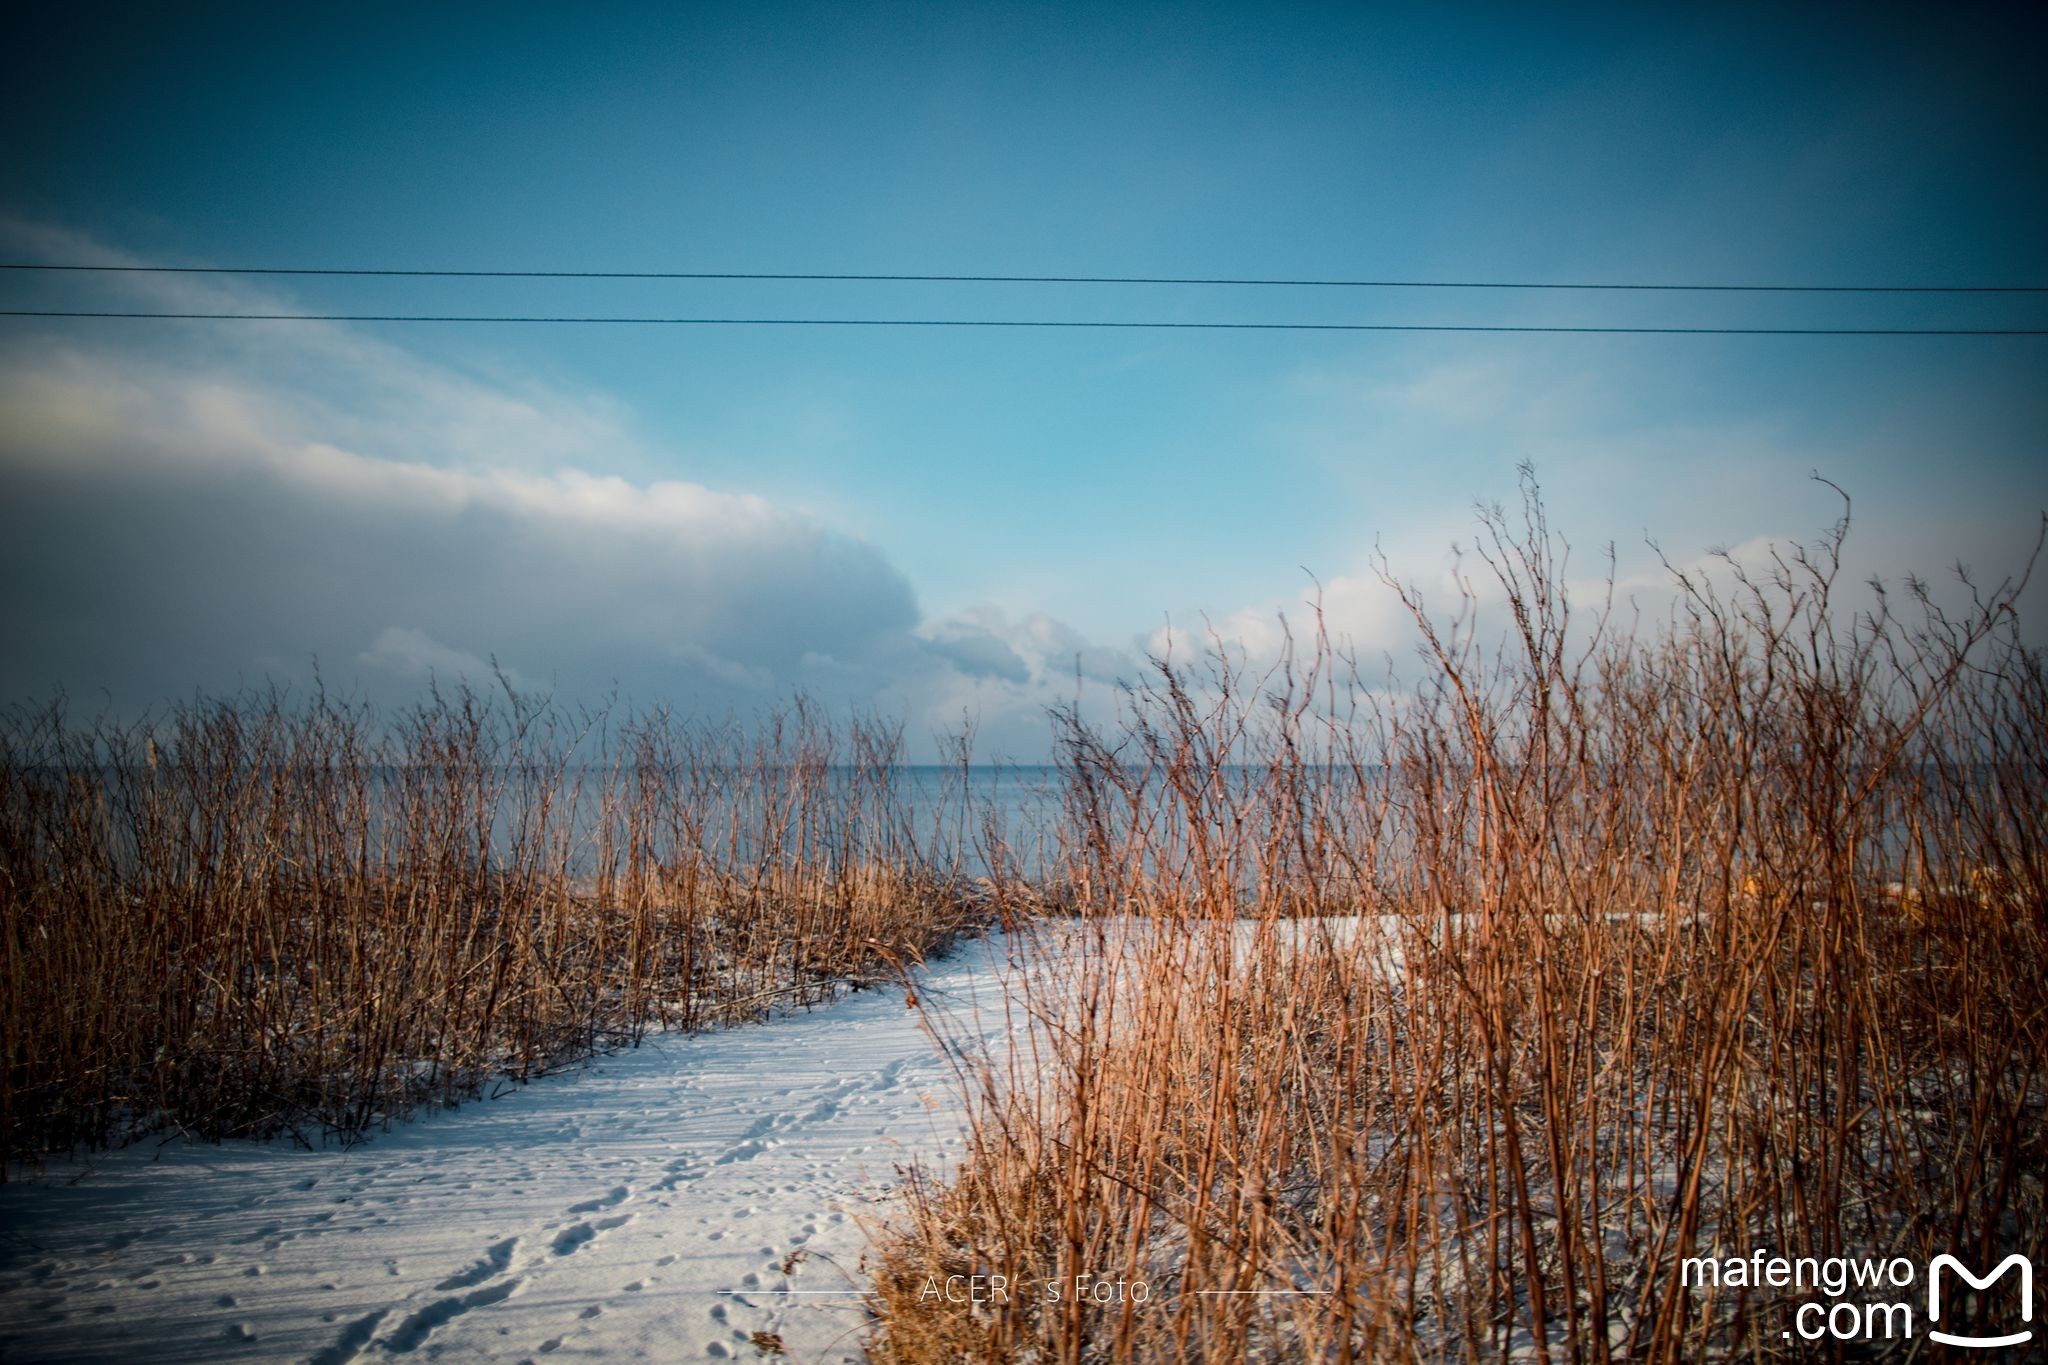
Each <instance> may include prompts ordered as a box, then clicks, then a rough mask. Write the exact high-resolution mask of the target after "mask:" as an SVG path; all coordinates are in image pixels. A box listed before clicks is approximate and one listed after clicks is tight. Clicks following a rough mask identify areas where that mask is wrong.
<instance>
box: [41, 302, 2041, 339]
mask: <svg viewBox="0 0 2048 1365" xmlns="http://www.w3.org/2000/svg"><path fill="white" fill-rule="evenodd" d="M0 317H9V318H108V319H121V318H128V319H151V320H156V321H166V322H503V323H520V324H529V323H544V324H550V325H561V324H583V325H594V326H655V327H1012V328H1025V327H1058V328H1099V329H1111V330H1130V331H1140V330H1148V331H1202V332H1525V333H1526V332H1533V333H1544V334H1549V335H1585V336H1799V337H1811V336H1856V337H2033V336H2048V327H1591V326H1589V327H1573V326H1548V325H1536V324H1520V323H1517V324H1494V323H1428V322H1151V321H1107V320H1105V321H1095V320H1090V319H1075V318H741V317H633V316H618V317H598V316H541V315H520V314H498V313H145V312H129V311H114V310H104V311H102V310H69V309H55V308H4V309H0Z"/></svg>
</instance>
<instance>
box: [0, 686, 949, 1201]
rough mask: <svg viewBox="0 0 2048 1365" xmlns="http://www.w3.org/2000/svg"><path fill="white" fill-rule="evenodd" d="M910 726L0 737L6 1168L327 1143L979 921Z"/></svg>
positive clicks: (268, 706)
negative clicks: (146, 1148) (209, 1145)
mask: <svg viewBox="0 0 2048 1365" xmlns="http://www.w3.org/2000/svg"><path fill="white" fill-rule="evenodd" d="M901 753H902V744H901V732H900V727H897V726H895V725H892V724H888V723H883V722H880V721H874V720H866V719H858V720H855V721H853V722H851V723H839V724H835V723H833V722H832V721H830V720H829V719H828V718H826V717H825V716H824V715H823V714H822V713H821V712H820V711H819V710H818V709H817V708H815V707H814V706H810V705H808V704H805V703H802V702H798V703H796V704H794V705H792V706H790V707H786V708H783V709H781V710H779V711H776V712H774V713H772V714H770V715H769V716H767V717H765V718H764V719H763V721H762V723H760V724H758V725H752V726H740V725H737V724H732V723H725V724H711V723H706V722H702V721H696V720H683V719H679V718H677V717H675V716H673V715H671V714H669V713H667V712H665V711H652V712H644V713H640V714H637V715H636V714H627V713H623V712H619V711H599V712H593V713H590V714H571V713H567V712H565V711H563V710H561V709H560V708H556V707H552V706H547V705H540V704H535V703H532V702H529V701H525V700H522V699H520V698H518V697H516V696H511V695H509V694H508V695H507V696H506V697H503V698H488V697H484V696H480V695H478V694H476V693H474V692H472V691H468V690H460V691H455V692H452V693H444V692H440V691H436V692H435V693H434V694H433V695H432V696H431V697H430V698H429V699H428V700H426V701H424V702H422V703H420V704H418V705H416V706H413V707H411V708H410V709H407V710H405V711H403V712H401V713H399V714H397V715H394V716H379V715H377V714H375V713H373V712H372V711H370V710H369V709H368V708H366V707H363V706H360V705H356V704H352V703H349V702H345V701H341V700H337V699H335V698H333V697H330V696H327V695H324V694H316V695H314V696H312V697H311V698H309V699H306V700H305V701H304V702H303V703H295V702H293V701H292V700H290V699H288V698H286V697H284V696H282V695H279V694H275V693H273V694H270V695H266V696H256V697H248V698H240V699H236V700H231V701H197V702H193V703H191V704H188V705H185V706H182V707H179V708H176V709H174V710H172V711H171V712H169V713H168V714H166V715H164V716H161V717H159V718H157V719H154V720H150V721H145V722H141V723H136V724H132V725H125V726H123V725H113V724H106V723H102V724H97V725H91V726H76V725H73V724H72V723H71V722H70V718H69V716H68V715H67V713H66V712H65V710H64V709H63V708H62V707H61V706H50V707H46V708H41V709H34V710H24V711H16V712H14V713H12V714H10V715H9V716H8V717H7V718H6V720H5V722H4V724H0V1027H4V1034H5V1048H6V1057H5V1067H4V1070H0V1157H5V1158H6V1159H8V1160H22V1159H33V1158H34V1157H35V1156H36V1155H37V1154H38V1153H42V1152H47V1151H51V1150H63V1149H67V1148H71V1147H75V1146H77V1145H80V1144H88V1145H89V1144H95V1143H100V1142H104V1141H110V1140H111V1141H118V1140H121V1139H123V1138H125V1137H129V1136H133V1135H136V1134H140V1133H145V1132H153V1131H160V1130H167V1129H168V1130H178V1131H184V1132H187V1133H191V1134H195V1135H199V1136H203V1137H221V1136H226V1135H232V1134H263V1133H270V1132H277V1131H291V1132H295V1133H298V1134H299V1135H301V1136H302V1137H304V1138H306V1139H307V1140H309V1141H310V1140H313V1139H314V1138H315V1137H316V1136H318V1135H321V1134H323V1133H333V1134H340V1135H343V1136H347V1135H353V1134H358V1133H361V1132H363V1131H364V1130H365V1129H366V1128H369V1127H370V1126H372V1125H375V1124H378V1123H381V1122H384V1121H387V1120H389V1119H391V1118H393V1117H395V1116H399V1115H402V1114H404V1113H406V1112H407V1111H408V1110H409V1109H411V1108H412V1107H413V1106H415V1105H417V1104H421V1103H451V1102H454V1101H455V1100H457V1099H459V1098H461V1097H463V1096H467V1095H472V1094H475V1093H476V1092H477V1091H478V1090H479V1089H480V1088H482V1087H484V1086H486V1085H488V1084H492V1083H494V1082H495V1081H497V1080H498V1079H500V1078H512V1079H515V1080H516V1079H522V1078H525V1077H530V1076H533V1075H535V1074H538V1073H540V1072H543V1071H546V1070H548V1069H550V1068H552V1067H557V1066H560V1065H562V1064H563V1063H565V1062H567V1061H570V1060H572V1059H575V1058H578V1057H581V1056H584V1055H586V1054H588V1053H590V1052H592V1051H594V1050H597V1049H601V1048H606V1047H611V1046H616V1045H619V1044H621V1043H627V1042H631V1041H633V1040H635V1039H637V1038H639V1037H640V1036H641V1034H642V1033H643V1032H644V1031H645V1030H646V1029H648V1028H650V1027H678V1028H701V1027H706V1026H711V1025H719V1024H725V1023H730V1022H733V1021H737V1020H741V1019H746V1018H751V1017H755V1016H757V1015H759V1014H760V1013H762V1012H763V1011H764V1010H766V1009H768V1008H770V1007H771V1006H774V1005H778V1004H789V1003H802V1002H805V1001H808V1000H814V999H817V998H821V997H822V996H824V995H826V994H828V993H829V992H830V991H831V990H832V988H833V986H834V984H835V983H837V982H840V981H843V980H845V979H848V978H852V979H863V978H867V977H872V976H875V975H879V974H884V973H887V972H888V971H890V970H891V965H890V964H893V963H896V962H900V961H902V960H904V959H914V958H916V957H917V956H918V955H920V954H922V953H924V952H927V951H930V950H932V949H933V948H934V947H936V946H937V945H939V944H940V943H941V942H942V941H943V940H944V939H945V938H946V937H947V936H948V935H950V934H952V933H953V932H955V931H956V930H957V929H959V928H961V927H962V926H963V924H964V923H965V922H966V921H967V920H968V919H969V918H970V917H971V916H972V915H974V914H975V913H976V912H977V911H976V906H975V905H974V903H973V896H972V895H971V894H970V892H971V888H970V887H969V886H968V885H967V884H966V881H965V878H964V875H963V866H964V865H963V864H962V862H961V861H960V857H959V853H960V846H959V844H958V841H957V840H956V839H955V838H954V837H953V835H952V834H951V833H949V831H956V830H958V829H961V828H965V827H967V826H968V824H969V821H968V819H967V818H966V817H965V816H964V815H963V813H962V811H961V810H959V809H955V808H956V807H959V806H960V805H961V804H962V803H963V802H965V801H966V799H967V797H966V793H965V790H964V788H963V787H962V786H961V785H960V784H959V783H958V782H957V781H956V782H954V783H952V784H950V785H949V786H948V787H947V788H946V789H945V790H944V791H942V792H934V793H932V794H931V796H930V797H929V798H922V799H921V798H920V797H918V796H917V795H916V794H915V793H913V791H912V789H911V786H910V784H907V783H906V782H905V781H903V780H902V774H901V772H900V767H901V763H900V760H901Z"/></svg>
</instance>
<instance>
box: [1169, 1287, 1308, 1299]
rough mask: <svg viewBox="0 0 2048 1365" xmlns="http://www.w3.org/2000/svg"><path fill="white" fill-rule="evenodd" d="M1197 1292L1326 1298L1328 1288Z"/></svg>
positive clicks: (1199, 1291) (1209, 1290) (1204, 1290)
mask: <svg viewBox="0 0 2048 1365" xmlns="http://www.w3.org/2000/svg"><path fill="white" fill-rule="evenodd" d="M1195 1293H1196V1294H1198V1295H1199V1294H1293V1295H1301V1296H1304V1297H1308V1298H1326V1297H1328V1296H1329V1294H1330V1291H1329V1290H1327V1289H1197V1290H1196V1291H1195Z"/></svg>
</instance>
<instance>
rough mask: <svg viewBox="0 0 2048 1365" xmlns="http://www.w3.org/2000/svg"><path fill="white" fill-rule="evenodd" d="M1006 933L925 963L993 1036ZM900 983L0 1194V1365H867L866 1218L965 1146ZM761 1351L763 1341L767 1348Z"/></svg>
mask: <svg viewBox="0 0 2048 1365" xmlns="http://www.w3.org/2000/svg"><path fill="white" fill-rule="evenodd" d="M1012 946H1013V942H1012V940H1010V939H1006V938H1004V937H1003V936H996V937H993V938H991V939H989V940H985V941H980V942H971V943H967V944H963V945H961V946H960V947H958V948H957V949H956V950H955V951H954V953H953V955H952V956H951V957H950V958H949V959H947V960H945V961H943V962H939V963H934V964H932V965H931V966H930V967H929V968H928V969H927V970H926V972H925V974H924V975H923V977H922V978H921V979H920V980H919V982H918V985H917V991H918V994H919V995H920V996H921V997H923V998H924V1001H925V1003H926V1005H927V1007H932V1006H934V1005H936V1006H937V1008H938V1009H939V1010H940V1011H941V1012H943V1013H944V1014H945V1015H946V1016H947V1020H948V1025H947V1027H948V1032H949V1033H952V1034H954V1035H956V1036H958V1037H961V1038H965V1039H968V1040H969V1042H970V1045H971V1044H972V1040H973V1039H975V1038H981V1039H984V1040H987V1041H988V1042H990V1043H991V1044H994V1045H998V1046H999V1045H1000V1040H1001V1038H1002V1037H1003V1035H1004V1033H1005V1031H1006V1025H1005V1022H1004V1017H1005V1012H1004V1009H1003V995H1004V991H1005V989H1006V988H1007V983H1008V982H1010V981H1012V980H1013V979H1014V977H1013V974H1012V973H1011V972H1010V971H1009V970H1008V969H1007V966H1006V963H1007V959H1008V955H1009V952H1010V949H1011V948H1012ZM951 1082H952V1073H951V1069H950V1067H949V1065H948V1063H947V1061H946V1059H945V1058H944V1056H942V1055H941V1053H940V1052H939V1051H938V1049H937V1048H935V1047H934V1045H933V1043H932V1041H931V1039H930V1037H929V1036H928V1035H927V1034H926V1033H925V1032H924V1031H923V1029H922V1028H921V1027H920V1025H919V1021H918V1013H917V1011H916V1010H913V1009H911V1008H908V1007H907V1005H906V1002H905V1000H904V996H903V993H902V992H901V991H900V990H887V989H883V990H874V991H868V992H863V993H860V994H856V995H853V996H850V997H848V998H846V999H844V1000H841V1001H839V1002H838V1003H836V1004H833V1005H830V1006H826V1007H822V1008H819V1009H817V1010H815V1011H814V1012H812V1013H809V1014H799V1015H794V1016H790V1017H787V1018H782V1019H778V1020H775V1021H772V1022H769V1023H766V1024H762V1025H757V1026H752V1027H747V1028H739V1029H734V1030H730V1031H727V1032H721V1033H711V1034H698V1035H694V1036H688V1037H663V1038H657V1039H653V1040H650V1041H649V1042H647V1043H646V1044H643V1045H642V1046H641V1047H640V1048H638V1049H636V1050H634V1051H631V1052H624V1053H619V1054H616V1055H613V1056H610V1057H605V1058H602V1059H599V1060H598V1061H596V1062H594V1063H593V1064H592V1065H590V1066H589V1067H587V1068H585V1069H583V1070H580V1071H578V1072H576V1073H574V1074H571V1075H566V1076H560V1077H554V1078H550V1079H546V1080H543V1081H538V1082H536V1083H534V1084H532V1085H530V1086H527V1087H525V1088H523V1089H522V1090H520V1091H519V1092H518V1093H516V1094H513V1095H510V1096H507V1097H504V1098H501V1099H498V1100H494V1101H480V1102H477V1103H473V1104H469V1105H465V1106H464V1107H463V1108H462V1109H460V1110H458V1111H455V1112H452V1113H443V1114H438V1115H434V1116H431V1117H427V1118H423V1119H420V1120H418V1121H416V1122H413V1123H409V1124H406V1125H403V1126H401V1127H398V1128H394V1129H393V1130H392V1131H391V1132H390V1133H388V1134H384V1135H381V1136H379V1137H378V1138H377V1139H376V1140H375V1141H373V1142H369V1143H365V1144H362V1145H360V1146H357V1147H355V1148H353V1149H350V1150H345V1151H344V1150H327V1151H317V1152H306V1151H303V1150H295V1149H292V1148H290V1147H288V1146H286V1145H284V1144H228V1145H224V1146H219V1147H214V1146H196V1145H186V1144H174V1145H170V1146H165V1147H161V1148H158V1147H155V1146H153V1145H150V1144H144V1145H142V1146H139V1147H131V1148H128V1149H126V1150H123V1151H120V1152H115V1153H112V1154H108V1155H104V1156H100V1157H97V1158H95V1159H93V1160H91V1161H90V1162H80V1163H75V1164H70V1165H63V1164H60V1165H55V1166H52V1167H50V1168H48V1169H46V1170H45V1171H44V1172H43V1173H41V1175H40V1176H38V1177H37V1178H35V1179H34V1180H32V1181H23V1182H21V1183H16V1184H10V1185H7V1186H5V1187H0V1229H4V1232H0V1358H5V1359H9V1360H20V1361H27V1360H119V1361H122V1362H124V1363H126V1362H133V1361H136V1360H150V1361H159V1360H164V1361H212V1360H243V1359H247V1360H307V1361H315V1362H319V1363H320V1365H344V1363H345V1362H349V1361H356V1360H362V1361H371V1360H377V1359H389V1358H393V1357H406V1358H411V1359H420V1360H424V1359H433V1358H437V1357H444V1356H445V1357H447V1358H449V1359H463V1360H470V1359H494V1360H495V1359H502V1360H529V1359H530V1360H534V1361H541V1360H546V1361H550V1362H553V1361H561V1360H571V1359H604V1360H619V1359H652V1360H689V1359H704V1358H710V1359H717V1358H723V1357H734V1358H739V1359H758V1358H760V1354H761V1352H760V1350H759V1347H758V1346H757V1345H756V1334H757V1333H761V1334H773V1337H774V1338H775V1339H776V1340H779V1342H780V1344H781V1346H782V1348H783V1349H784V1350H785V1351H786V1352H787V1353H788V1355H789V1357H790V1358H792V1359H794V1360H799V1361H815V1360H838V1359H842V1358H851V1359H858V1358H859V1356H860V1350H859V1340H860V1337H861V1335H862V1334H863V1332H864V1330H865V1324H866V1315H865V1311H864V1309H863V1308H862V1306H861V1304H860V1302H859V1300H858V1298H857V1296H856V1293H855V1291H856V1290H857V1289H858V1288H860V1287H861V1286H862V1285H863V1283H864V1281H863V1278H862V1274H861V1269H860V1256H861V1250H862V1247H863V1245H864V1241H865V1238H864V1235H863V1233H862V1230H861V1227H860V1220H861V1219H862V1217H863V1215H866V1216H869V1217H873V1216H876V1215H879V1214H880V1213H881V1212H882V1211H883V1210H882V1208H881V1207H880V1201H882V1200H885V1199H886V1198H887V1196H888V1194H889V1193H890V1191H891V1190H892V1188H893V1186H894V1183H895V1181H896V1179H897V1168H898V1166H900V1165H903V1164H907V1163H908V1162H909V1161H911V1160H913V1159H923V1160H933V1159H941V1158H943V1157H944V1156H945V1155H946V1154H947V1152H948V1151H949V1150H951V1149H953V1148H954V1147H955V1146H956V1145H957V1144H958V1142H959V1141H960V1135H959V1129H960V1114H959V1110H958V1101H957V1099H956V1097H955V1094H954V1089H953V1086H952V1083H951ZM761 1340H763V1341H766V1340H768V1338H767V1337H765V1336H764V1337H762V1338H761Z"/></svg>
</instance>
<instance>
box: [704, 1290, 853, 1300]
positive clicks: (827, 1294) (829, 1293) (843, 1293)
mask: <svg viewBox="0 0 2048 1365" xmlns="http://www.w3.org/2000/svg"><path fill="white" fill-rule="evenodd" d="M712 1292H713V1293H715V1294H727V1295H732V1296H740V1295H745V1294H794V1295H798V1296H800V1297H803V1298H830V1299H862V1298H866V1297H867V1295H865V1294H862V1293H861V1292H860V1291H859V1290H855V1289H716V1290H713V1291H712Z"/></svg>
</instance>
